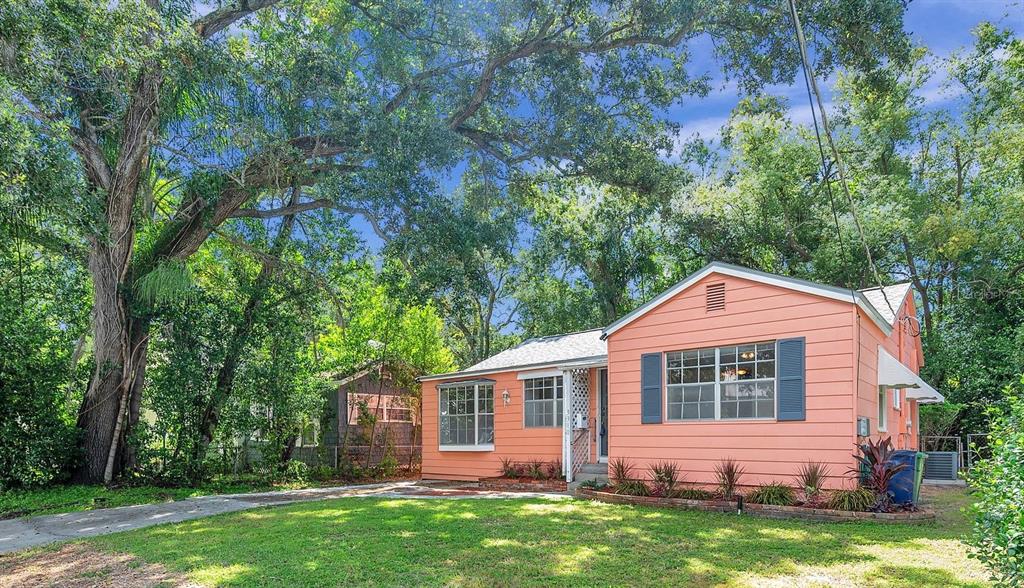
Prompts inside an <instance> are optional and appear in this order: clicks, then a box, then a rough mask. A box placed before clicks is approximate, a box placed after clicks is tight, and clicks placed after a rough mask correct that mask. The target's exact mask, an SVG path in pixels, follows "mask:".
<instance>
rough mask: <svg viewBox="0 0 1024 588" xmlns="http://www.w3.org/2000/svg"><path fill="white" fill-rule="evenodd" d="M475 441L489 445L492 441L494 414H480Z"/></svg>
mask: <svg viewBox="0 0 1024 588" xmlns="http://www.w3.org/2000/svg"><path fill="white" fill-rule="evenodd" d="M477 443H478V444H481V445H490V444H491V443H494V415H481V416H480V421H479V432H478V438H477Z"/></svg>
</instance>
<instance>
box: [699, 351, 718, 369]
mask: <svg viewBox="0 0 1024 588" xmlns="http://www.w3.org/2000/svg"><path fill="white" fill-rule="evenodd" d="M700 365H715V350H714V348H711V349H701V350H700Z"/></svg>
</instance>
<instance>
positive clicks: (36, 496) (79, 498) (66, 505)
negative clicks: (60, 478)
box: [0, 480, 309, 519]
mask: <svg viewBox="0 0 1024 588" xmlns="http://www.w3.org/2000/svg"><path fill="white" fill-rule="evenodd" d="M306 486H309V484H306ZM296 487H301V486H300V485H298V484H281V485H270V484H267V483H265V482H248V481H242V480H230V481H224V482H219V483H218V482H214V483H210V484H208V485H205V486H202V487H199V488H164V487H158V486H133V487H124V488H107V487H104V486H78V485H68V486H54V487H52V488H43V489H39V490H9V491H7V492H0V519H6V518H13V517H23V516H35V515H44V514H57V513H62V512H75V511H81V510H92V509H94V508H110V507H114V506H129V505H133V504H150V503H154V502H166V501H168V500H181V499H183V498H189V497H192V496H205V495H208V494H234V493H237V492H259V491H264V490H287V489H290V488H296Z"/></svg>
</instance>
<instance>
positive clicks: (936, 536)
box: [92, 496, 985, 588]
mask: <svg viewBox="0 0 1024 588" xmlns="http://www.w3.org/2000/svg"><path fill="white" fill-rule="evenodd" d="M943 500H944V501H945V502H942V503H941V504H942V507H943V508H947V509H949V510H950V511H951V512H952V513H953V514H950V513H949V512H947V513H945V514H946V515H948V516H943V517H942V519H941V522H940V523H938V524H934V525H924V526H899V525H883V524H878V523H845V524H822V523H804V522H797V521H773V520H772V521H770V520H763V519H756V518H751V517H738V516H736V515H732V514H717V513H702V512H686V511H675V510H661V509H650V508H640V507H630V506H622V505H610V504H599V503H590V502H582V501H542V500H487V501H485V500H394V499H386V500H381V499H372V498H347V499H341V500H332V501H325V502H317V503H306V504H297V505H293V506H288V507H281V508H274V509H265V510H259V511H253V512H247V513H236V514H231V515H225V516H220V517H215V518H211V519H204V520H199V521H191V522H186V523H180V524H175V525H168V526H162V527H154V528H149V529H143V530H139V531H133V532H130V533H124V534H119V535H110V536H106V537H100V538H96V539H94V540H92V542H93V544H94V545H96V546H98V547H99V548H101V549H104V550H112V551H123V552H128V553H132V554H135V555H137V556H139V557H141V558H142V559H143V560H145V561H148V562H154V563H162V564H164V565H166V566H167V567H168V568H170V569H172V570H175V571H178V572H182V573H184V574H186V575H187V576H188V577H189V578H190V579H192V580H194V581H196V582H198V583H201V584H205V585H210V586H318V585H331V586H334V585H345V586H354V585H384V586H413V585H415V586H419V585H435V586H448V585H450V586H582V585H587V586H590V585H619V586H622V585H631V586H632V585H663V586H682V585H686V586H693V585H696V586H706V585H726V586H749V585H776V586H792V585H801V586H803V585H808V586H814V585H821V586H834V585H838V586H843V585H847V586H908V587H913V588H922V587H929V586H983V585H985V573H984V570H983V569H981V567H980V566H979V564H978V563H977V562H975V561H973V560H970V559H969V558H968V557H967V549H966V547H965V546H964V544H963V543H962V542H961V541H960V539H959V534H960V533H961V532H963V530H965V528H966V526H965V524H964V521H963V517H962V515H960V514H957V513H956V511H957V509H958V508H959V506H960V504H962V502H963V498H962V496H961V497H960V498H952V499H950V498H946V497H944V498H943ZM937 504H940V503H937Z"/></svg>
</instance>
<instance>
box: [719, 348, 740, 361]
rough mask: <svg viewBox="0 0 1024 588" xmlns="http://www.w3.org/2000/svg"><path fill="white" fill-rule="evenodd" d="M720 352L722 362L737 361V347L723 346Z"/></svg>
mask: <svg viewBox="0 0 1024 588" xmlns="http://www.w3.org/2000/svg"><path fill="white" fill-rule="evenodd" d="M718 353H719V356H720V359H721V362H722V363H736V348H735V347H722V349H721V350H720V351H719V352H718Z"/></svg>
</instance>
